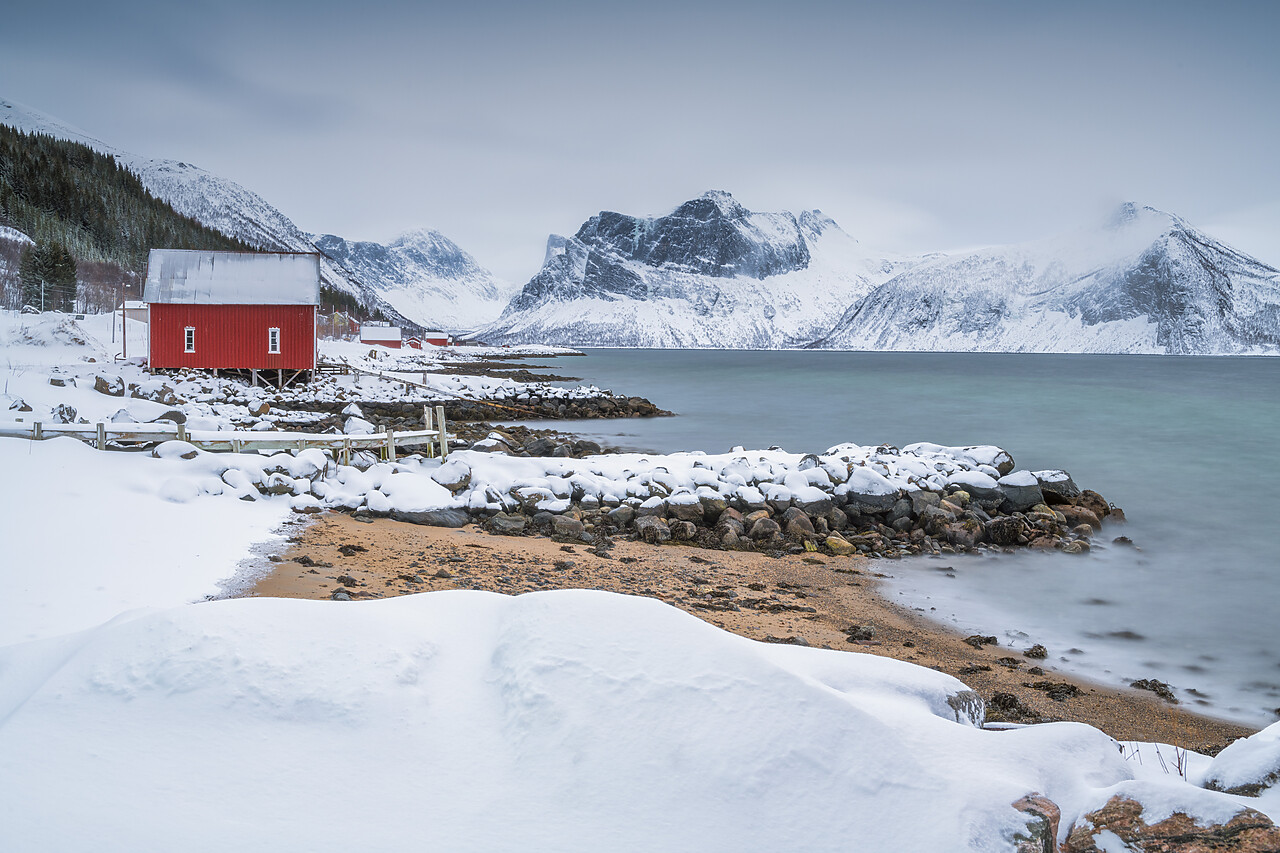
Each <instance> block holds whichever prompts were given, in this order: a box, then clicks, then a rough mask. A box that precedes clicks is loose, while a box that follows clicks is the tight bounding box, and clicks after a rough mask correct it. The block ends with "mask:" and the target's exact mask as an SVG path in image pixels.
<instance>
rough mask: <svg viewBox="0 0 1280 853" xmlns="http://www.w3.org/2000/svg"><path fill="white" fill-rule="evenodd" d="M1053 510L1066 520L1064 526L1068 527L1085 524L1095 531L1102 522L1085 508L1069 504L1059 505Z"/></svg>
mask: <svg viewBox="0 0 1280 853" xmlns="http://www.w3.org/2000/svg"><path fill="white" fill-rule="evenodd" d="M1054 509H1055V510H1056V511H1057V512H1060V513H1062V515H1063V517H1064V518H1066V520H1067V521H1066V524H1067V526H1068V527H1075V526H1077V525H1080V524H1087V525H1089V527H1091V528H1092V529H1094V530H1097V529H1098V528H1099V527H1101V526H1102V521H1101V520H1100V519H1099V518H1098V516H1097V514H1096V513H1094V512H1093V510H1091V509H1087V508H1086V507H1083V506H1072V505H1071V504H1059V505H1058V506H1056V507H1054Z"/></svg>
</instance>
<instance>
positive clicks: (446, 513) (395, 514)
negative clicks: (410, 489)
mask: <svg viewBox="0 0 1280 853" xmlns="http://www.w3.org/2000/svg"><path fill="white" fill-rule="evenodd" d="M390 515H391V518H392V519H394V520H396V521H407V522H409V523H410V524H425V525H427V526H428V527H465V526H466V524H467V523H468V522H469V521H471V518H470V517H469V516H468V515H467V514H466V512H464V511H463V510H460V509H428V510H422V511H418V512H406V511H404V510H398V509H393V510H391V513H390Z"/></svg>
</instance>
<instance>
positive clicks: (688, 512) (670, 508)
mask: <svg viewBox="0 0 1280 853" xmlns="http://www.w3.org/2000/svg"><path fill="white" fill-rule="evenodd" d="M667 515H668V516H669V517H670V518H674V519H676V520H678V521H702V502H701V501H699V500H698V498H697V497H696V496H694V495H676V496H673V497H670V498H668V499H667Z"/></svg>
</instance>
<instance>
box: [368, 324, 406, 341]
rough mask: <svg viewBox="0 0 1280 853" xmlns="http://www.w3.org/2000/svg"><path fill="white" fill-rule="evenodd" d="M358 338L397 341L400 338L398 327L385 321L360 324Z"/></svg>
mask: <svg viewBox="0 0 1280 853" xmlns="http://www.w3.org/2000/svg"><path fill="white" fill-rule="evenodd" d="M360 340H362V341H370V342H372V341H398V340H402V337H401V333H400V327H399V326H392V325H390V324H387V323H362V324H360Z"/></svg>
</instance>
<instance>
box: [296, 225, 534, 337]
mask: <svg viewBox="0 0 1280 853" xmlns="http://www.w3.org/2000/svg"><path fill="white" fill-rule="evenodd" d="M312 242H314V244H315V246H316V248H317V249H319V250H320V251H321V252H323V253H324V255H325V256H326V257H328V258H330V259H332V260H334V261H336V262H337V263H339V264H341V265H342V266H343V267H344V268H346V269H348V270H350V271H351V272H352V273H353V274H354V275H355V276H356V277H357V278H358V279H360V280H361V281H363V282H366V283H367V284H368V285H369V286H370V287H372V288H373V289H374V290H376V291H377V292H378V294H379V295H380V296H381V297H382V298H383V299H385V300H386V301H387V302H388V303H390V304H391V305H392V306H393V307H394V308H395V309H396V310H397V311H399V312H400V313H401V314H403V315H404V316H405V317H408V318H409V319H410V320H412V321H413V322H415V323H417V324H419V325H421V326H425V327H427V328H431V329H445V330H447V331H455V332H456V331H470V330H472V329H475V328H477V327H478V326H481V325H483V324H485V323H489V322H492V321H493V320H495V319H496V318H497V317H498V315H499V314H500V313H502V309H503V308H505V307H506V305H507V302H508V301H509V300H510V299H511V297H512V296H513V295H514V294H515V292H516V288H515V287H514V286H513V285H511V284H509V283H507V282H505V281H503V280H501V279H499V278H497V277H495V276H494V275H493V273H491V272H489V271H488V270H487V269H485V268H484V267H482V266H480V265H479V264H477V263H476V261H475V258H473V257H471V255H469V254H467V253H466V252H464V251H462V249H460V248H459V247H458V245H457V244H456V243H454V242H453V241H452V240H450V239H449V238H448V237H445V236H444V235H443V234H441V233H440V232H439V231H428V230H421V231H411V232H409V233H407V234H403V235H401V236H400V237H398V238H396V239H395V240H393V241H392V242H391V243H388V244H387V245H383V244H381V243H368V242H357V241H352V240H344V239H343V238H341V237H336V236H334V235H332V234H325V235H322V236H319V237H314V238H313V239H312Z"/></svg>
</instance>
